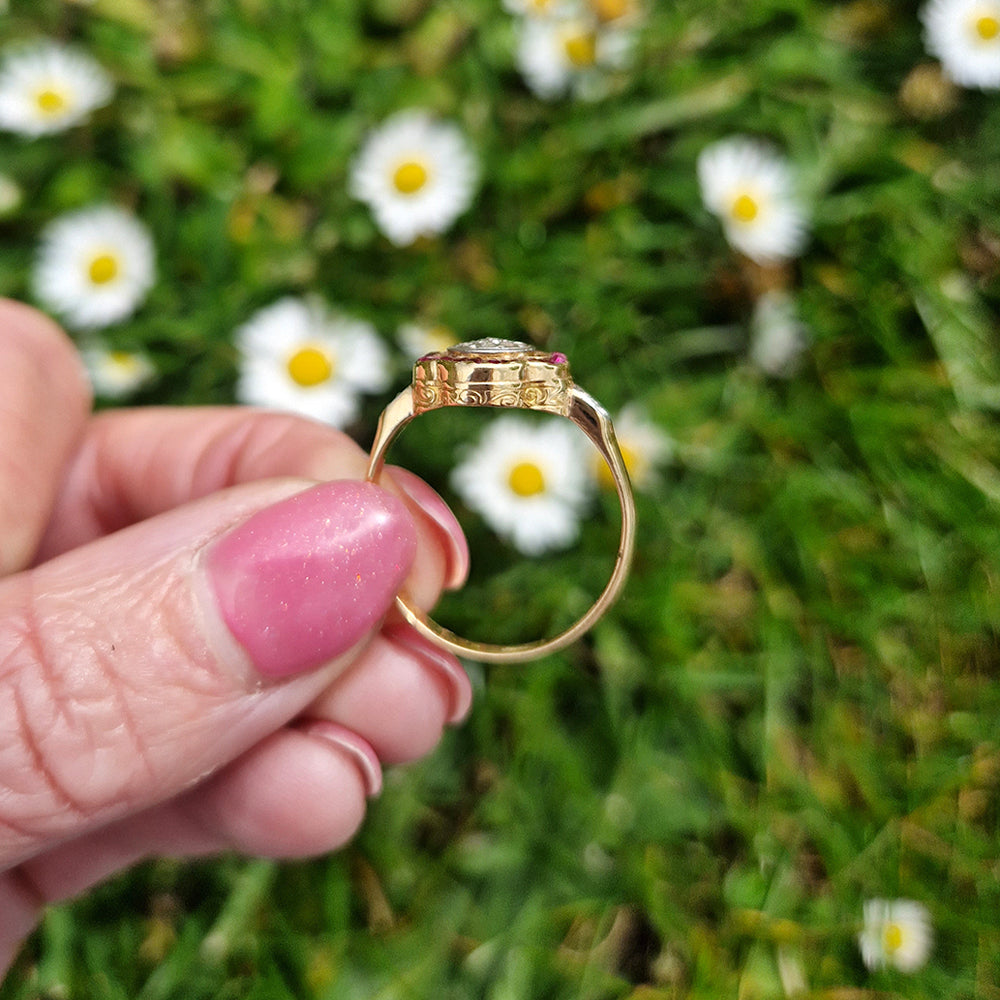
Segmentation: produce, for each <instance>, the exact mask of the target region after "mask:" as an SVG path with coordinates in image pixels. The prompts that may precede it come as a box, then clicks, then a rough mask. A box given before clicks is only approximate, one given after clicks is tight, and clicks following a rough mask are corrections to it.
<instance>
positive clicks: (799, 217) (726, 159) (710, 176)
mask: <svg viewBox="0 0 1000 1000" xmlns="http://www.w3.org/2000/svg"><path fill="white" fill-rule="evenodd" d="M697 169H698V183H699V185H700V187H701V197H702V200H703V201H704V203H705V207H706V208H708V210H709V211H710V212H713V213H714V214H715V215H717V216H718V217H719V219H720V220H721V222H722V228H723V231H724V232H725V234H726V239H727V240H728V241H729V243H730V244H731V245H732V246H733V247H734V248H735V249H737V250H739V251H740V252H742V253H745V254H746V255H747V256H748V257H751V258H753V259H754V260H756V261H758V262H759V263H764V264H766V263H773V262H775V261H779V260H783V259H787V258H789V257H794V256H796V255H797V254H799V253H800V252H801V251H802V248H803V246H804V245H805V240H806V214H805V211H804V209H803V208H802V206H801V204H800V203H799V201H798V199H797V197H796V194H795V179H794V177H793V175H792V171H791V168H790V166H789V164H788V161H787V160H785V159H784V158H783V157H780V156H778V155H777V154H776V153H774V152H773V151H772V150H771V149H769V148H768V147H767V146H766V145H764V144H763V143H761V142H758V141H756V140H754V139H748V138H743V137H739V136H737V137H735V138H732V139H723V140H721V141H719V142H716V143H713V144H712V145H711V146H708V147H706V148H705V149H703V150H702V152H701V155H700V156H699V157H698V168H697Z"/></svg>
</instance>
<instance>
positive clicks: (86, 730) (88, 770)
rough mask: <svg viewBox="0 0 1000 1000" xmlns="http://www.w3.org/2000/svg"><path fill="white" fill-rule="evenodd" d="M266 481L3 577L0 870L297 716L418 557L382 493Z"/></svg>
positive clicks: (406, 519) (198, 772)
mask: <svg viewBox="0 0 1000 1000" xmlns="http://www.w3.org/2000/svg"><path fill="white" fill-rule="evenodd" d="M307 485H308V484H306V483H302V482H300V481H288V480H284V481H271V482H267V483H256V484H252V485H248V486H244V487H239V488H237V489H234V490H230V491H226V492H224V493H221V494H216V495H214V496H212V497H209V498H207V499H205V500H202V501H199V502H197V503H192V504H188V505H185V506H183V507H180V508H177V509H175V510H173V511H171V512H169V513H166V514H162V515H160V516H158V517H155V518H152V519H150V520H148V521H144V522H142V523H140V524H137V525H135V526H133V527H131V528H127V529H124V530H123V531H120V532H118V533H116V534H113V535H109V536H106V537H105V538H102V539H100V540H99V541H95V542H92V543H90V544H88V545H85V546H83V547H81V548H78V549H74V550H72V551H70V552H68V553H66V554H65V555H62V556H60V557H58V558H56V559H53V560H52V561H50V562H48V563H45V564H43V565H41V566H39V567H37V568H36V569H34V570H31V571H29V572H25V573H21V574H18V575H16V576H13V577H10V578H8V579H6V580H4V581H2V582H0V733H2V734H3V735H2V739H0V790H2V792H0V870H2V869H3V868H5V867H9V866H10V865H13V864H16V863H18V862H20V861H22V860H24V859H26V858H28V857H30V856H32V855H34V854H36V853H38V852H39V851H41V850H44V849H45V848H47V847H51V846H52V845H53V844H54V843H56V842H58V841H60V840H63V839H65V838H67V837H71V836H75V835H78V834H80V833H83V832H85V831H86V830H88V829H91V828H93V827H96V826H98V825H103V824H104V823H107V822H109V821H110V820H112V819H115V818H117V817H120V816H122V815H125V814H127V813H130V812H134V811H137V810H139V809H144V808H146V807H148V806H150V805H153V804H155V803H156V802H160V801H164V800H166V799H168V798H170V797H172V796H173V795H175V794H177V793H178V792H180V791H182V790H183V789H185V788H186V787H189V786H190V785H192V784H194V783H196V782H197V781H198V780H200V779H201V778H203V777H205V776H206V775H207V774H208V773H210V772H211V771H213V770H215V769H217V768H218V767H220V766H221V765H222V764H224V763H226V762H228V761H230V760H232V759H233V758H235V757H236V756H238V755H239V754H240V753H242V752H243V751H244V750H246V749H247V748H248V747H250V746H252V745H254V744H255V743H256V742H258V741H259V740H260V739H262V738H263V737H264V736H266V735H267V734H269V733H271V732H272V731H274V730H275V729H276V728H278V727H279V726H281V725H282V724H283V723H284V722H286V721H287V720H289V719H290V718H292V717H294V716H295V715H296V714H298V713H299V712H300V711H301V710H302V709H303V708H304V707H306V706H307V705H308V704H309V703H310V702H311V701H312V700H313V699H314V698H315V697H316V696H317V694H318V693H319V692H320V691H321V690H322V689H323V688H324V687H325V686H326V685H327V684H328V683H329V681H330V679H331V678H332V676H334V674H335V673H337V672H338V671H339V670H342V669H343V668H344V667H345V666H346V664H347V663H348V662H349V661H350V660H351V659H353V655H354V654H355V653H356V652H357V651H358V650H359V648H360V645H361V644H362V643H363V641H364V640H365V639H366V638H368V637H369V636H370V635H371V633H372V632H373V630H374V629H375V628H376V627H377V626H378V625H379V623H380V621H381V618H382V617H383V615H384V614H385V612H386V610H387V609H388V607H389V606H390V604H391V603H392V600H393V597H394V595H395V594H396V592H397V590H398V589H399V587H400V585H401V584H402V582H403V580H404V578H405V577H406V575H407V572H408V570H409V568H410V564H411V563H412V561H413V557H414V552H415V550H416V530H415V528H414V525H413V522H412V520H411V518H410V515H409V514H408V512H407V508H406V507H405V506H404V504H403V502H402V501H400V500H398V499H396V498H395V497H394V496H392V495H390V494H389V493H386V492H385V491H383V490H382V489H380V488H379V487H377V486H375V485H373V484H371V483H361V482H354V481H339V482H331V483H326V484H323V485H319V486H313V487H312V488H309V489H305V488H304V487H306V486H307Z"/></svg>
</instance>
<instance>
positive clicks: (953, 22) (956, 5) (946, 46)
mask: <svg viewBox="0 0 1000 1000" xmlns="http://www.w3.org/2000/svg"><path fill="white" fill-rule="evenodd" d="M920 18H921V20H922V21H923V23H924V41H925V43H926V45H927V49H928V51H929V52H930V53H931V54H932V55H934V56H936V57H937V58H938V59H940V60H941V66H942V67H943V69H944V71H945V73H946V74H947V75H948V76H949V77H950V78H951V79H952V80H954V81H955V83H957V84H960V85H961V86H963V87H979V88H980V89H981V90H997V89H1000V0H930V3H928V4H927V5H926V6H925V7H924V9H923V10H922V11H921V12H920Z"/></svg>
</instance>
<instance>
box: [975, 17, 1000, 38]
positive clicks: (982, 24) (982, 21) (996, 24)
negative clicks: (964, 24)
mask: <svg viewBox="0 0 1000 1000" xmlns="http://www.w3.org/2000/svg"><path fill="white" fill-rule="evenodd" d="M975 30H976V34H977V35H978V36H979V37H980V38H981V39H982V40H983V41H984V42H992V41H994V40H995V39H996V38H997V36H998V35H1000V18H997V17H993V16H992V15H990V14H983V15H982V16H981V17H977V18H976V22H975Z"/></svg>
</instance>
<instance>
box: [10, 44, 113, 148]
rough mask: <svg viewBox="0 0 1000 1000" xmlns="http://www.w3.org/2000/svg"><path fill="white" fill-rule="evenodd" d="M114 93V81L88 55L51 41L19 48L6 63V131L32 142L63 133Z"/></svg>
mask: <svg viewBox="0 0 1000 1000" xmlns="http://www.w3.org/2000/svg"><path fill="white" fill-rule="evenodd" d="M113 93H114V87H113V84H112V82H111V78H110V77H109V76H108V74H107V73H106V72H105V71H104V70H103V69H102V68H101V66H100V64H99V63H97V62H96V61H95V60H94V59H92V58H91V57H90V56H89V55H87V54H86V53H84V52H80V51H77V50H74V49H69V48H66V47H64V46H62V45H59V44H57V43H55V42H49V41H45V42H39V43H36V44H34V45H30V46H26V47H21V48H17V49H15V50H13V51H11V52H9V53H8V54H7V55H6V56H5V57H4V59H3V62H2V64H0V129H4V130H6V131H8V132H17V133H19V134H20V135H24V136H28V137H30V138H35V137H37V136H41V135H50V134H52V133H55V132H62V131H65V130H66V129H68V128H71V127H72V126H74V125H77V124H79V123H80V122H82V121H84V120H85V119H86V118H87V116H88V115H90V113H91V112H92V111H94V110H95V109H96V108H99V107H102V106H103V105H105V104H107V103H108V102H109V101H110V100H111V96H112V94H113Z"/></svg>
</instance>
